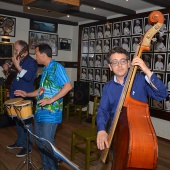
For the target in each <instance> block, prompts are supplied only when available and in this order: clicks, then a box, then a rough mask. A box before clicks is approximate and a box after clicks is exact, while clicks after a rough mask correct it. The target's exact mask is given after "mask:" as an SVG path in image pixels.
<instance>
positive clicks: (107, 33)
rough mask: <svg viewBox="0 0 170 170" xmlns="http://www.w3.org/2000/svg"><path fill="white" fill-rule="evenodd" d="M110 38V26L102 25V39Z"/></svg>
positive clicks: (109, 24) (108, 24)
mask: <svg viewBox="0 0 170 170" xmlns="http://www.w3.org/2000/svg"><path fill="white" fill-rule="evenodd" d="M111 36H112V24H111V23H107V24H105V25H104V38H110V37H111Z"/></svg>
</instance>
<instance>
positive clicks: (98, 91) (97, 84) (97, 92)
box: [94, 82, 101, 97]
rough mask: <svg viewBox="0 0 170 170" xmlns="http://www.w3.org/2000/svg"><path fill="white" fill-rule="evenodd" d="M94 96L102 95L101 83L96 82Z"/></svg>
mask: <svg viewBox="0 0 170 170" xmlns="http://www.w3.org/2000/svg"><path fill="white" fill-rule="evenodd" d="M94 96H98V97H100V96H101V83H98V82H94Z"/></svg>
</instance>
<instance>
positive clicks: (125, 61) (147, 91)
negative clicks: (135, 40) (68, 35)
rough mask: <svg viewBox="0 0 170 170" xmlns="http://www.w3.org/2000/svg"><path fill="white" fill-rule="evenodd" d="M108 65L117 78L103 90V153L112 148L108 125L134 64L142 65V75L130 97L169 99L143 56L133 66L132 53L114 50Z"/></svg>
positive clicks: (100, 132) (100, 126) (100, 116)
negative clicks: (130, 57) (130, 55)
mask: <svg viewBox="0 0 170 170" xmlns="http://www.w3.org/2000/svg"><path fill="white" fill-rule="evenodd" d="M108 56H109V58H108V63H109V64H108V65H109V68H110V71H113V73H114V77H113V79H112V80H110V81H109V82H108V83H106V84H105V85H104V87H103V93H102V97H101V100H100V105H99V108H98V113H97V118H96V119H97V128H98V134H97V146H98V148H99V149H100V150H104V149H105V147H106V148H109V144H108V134H107V132H106V126H107V123H108V121H109V120H110V121H111V122H112V121H113V118H114V116H115V112H116V109H117V106H118V104H119V99H120V97H121V94H122V91H123V88H124V85H125V81H126V79H127V75H128V72H129V68H130V65H132V66H139V67H140V69H141V70H142V72H140V73H137V74H136V75H135V78H134V82H133V86H132V90H131V92H130V95H131V97H132V98H133V99H135V100H138V101H141V102H145V103H147V102H148V97H151V98H153V99H155V100H157V101H161V100H163V99H165V98H166V97H167V96H168V92H167V89H166V87H165V85H164V84H163V82H162V81H161V80H160V79H159V78H158V77H157V76H156V74H155V73H153V72H151V71H150V69H149V68H148V67H147V66H146V65H145V63H144V61H143V60H142V59H141V58H139V57H134V59H133V61H132V63H130V60H129V53H128V52H127V51H126V50H124V49H123V48H121V47H115V48H113V49H112V50H111V51H110V53H109V55H108Z"/></svg>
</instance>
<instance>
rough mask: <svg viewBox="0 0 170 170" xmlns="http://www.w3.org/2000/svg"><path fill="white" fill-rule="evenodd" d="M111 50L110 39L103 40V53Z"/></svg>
mask: <svg viewBox="0 0 170 170" xmlns="http://www.w3.org/2000/svg"><path fill="white" fill-rule="evenodd" d="M110 49H111V38H108V39H104V46H103V53H108V52H109V51H110Z"/></svg>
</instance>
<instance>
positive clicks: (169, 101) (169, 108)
mask: <svg viewBox="0 0 170 170" xmlns="http://www.w3.org/2000/svg"><path fill="white" fill-rule="evenodd" d="M164 109H165V110H166V111H167V112H170V94H168V97H167V98H166V99H165V100H164Z"/></svg>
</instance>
